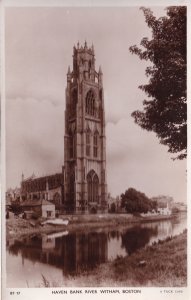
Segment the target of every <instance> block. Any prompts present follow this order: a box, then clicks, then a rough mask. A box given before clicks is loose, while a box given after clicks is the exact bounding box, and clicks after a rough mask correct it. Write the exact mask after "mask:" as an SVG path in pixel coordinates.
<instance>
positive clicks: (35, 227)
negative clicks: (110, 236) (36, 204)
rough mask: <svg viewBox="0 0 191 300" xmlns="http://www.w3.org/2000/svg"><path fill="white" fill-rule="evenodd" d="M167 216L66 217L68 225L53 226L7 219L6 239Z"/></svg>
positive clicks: (158, 219) (115, 224) (152, 219)
mask: <svg viewBox="0 0 191 300" xmlns="http://www.w3.org/2000/svg"><path fill="white" fill-rule="evenodd" d="M168 218H169V217H168V216H154V217H152V216H149V217H144V218H143V217H138V216H136V217H135V216H133V215H131V214H104V215H66V216H63V219H68V220H69V225H67V226H65V225H64V226H63V225H61V226H60V225H59V226H54V225H47V224H46V225H44V226H43V227H42V226H41V225H40V221H32V223H33V224H31V221H29V220H24V219H15V218H13V219H7V220H6V237H7V238H12V237H16V238H19V237H22V236H25V235H29V234H35V233H50V232H56V231H62V230H66V229H67V230H69V231H84V230H87V229H93V228H110V227H116V226H118V225H124V226H127V225H128V224H129V225H131V224H134V223H142V222H155V221H160V220H164V219H168Z"/></svg>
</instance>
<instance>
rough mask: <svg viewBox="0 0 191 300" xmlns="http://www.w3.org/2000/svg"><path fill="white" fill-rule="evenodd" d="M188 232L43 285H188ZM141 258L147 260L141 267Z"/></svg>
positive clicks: (44, 281)
mask: <svg viewBox="0 0 191 300" xmlns="http://www.w3.org/2000/svg"><path fill="white" fill-rule="evenodd" d="M186 241H187V234H186V232H184V233H182V234H180V235H179V236H176V237H173V238H168V239H166V240H165V241H160V242H159V243H155V244H154V245H152V246H148V247H147V248H143V249H140V250H138V251H137V252H135V253H134V254H132V255H131V256H126V257H124V258H117V259H116V260H115V261H113V262H109V263H105V264H102V265H100V266H99V267H98V268H97V269H95V270H94V271H92V272H88V273H84V274H81V275H80V276H78V277H76V278H70V277H68V278H66V280H65V281H64V282H59V281H56V280H55V281H54V282H49V280H48V279H47V278H45V277H43V278H42V283H41V285H40V286H44V287H50V286H54V287H56V286H63V287H64V286H78V287H82V286H86V287H92V286H94V287H98V286H102V287H103V286H107V287H114V286H123V287H129V286H131V287H134V286H143V287H147V286H153V287H161V286H163V287H180V286H181V287H183V286H186V284H187V251H186V249H187V246H186V245H187V242H186ZM140 261H145V265H144V266H140Z"/></svg>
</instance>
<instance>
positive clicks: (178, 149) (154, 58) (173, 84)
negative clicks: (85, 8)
mask: <svg viewBox="0 0 191 300" xmlns="http://www.w3.org/2000/svg"><path fill="white" fill-rule="evenodd" d="M141 9H142V10H143V13H144V16H145V21H146V23H147V25H148V27H149V28H151V31H152V38H151V39H150V40H149V39H148V38H146V37H144V38H143V39H142V41H141V43H140V45H141V46H142V47H141V48H138V47H137V46H136V45H134V46H131V47H130V52H131V53H133V54H136V55H138V56H139V58H140V59H141V60H146V61H150V62H151V65H150V66H148V67H147V68H146V71H145V73H146V76H147V77H149V83H148V84H146V85H141V86H139V88H140V89H141V90H143V91H144V92H145V93H146V95H147V96H148V97H149V98H150V99H149V100H148V99H147V100H144V101H143V111H138V110H137V111H134V112H133V113H132V117H134V120H135V123H137V124H138V125H139V126H141V127H142V128H143V129H146V130H148V131H154V132H155V133H156V135H157V137H158V138H159V141H160V143H161V144H164V145H167V146H168V152H170V153H176V154H177V156H176V158H178V159H183V158H186V153H187V103H186V102H187V95H186V94H187V93H186V81H187V72H186V68H187V67H186V66H187V61H186V7H184V6H171V7H168V8H167V16H165V17H161V18H159V19H157V18H156V17H155V16H154V15H153V13H152V11H151V10H150V9H146V8H141Z"/></svg>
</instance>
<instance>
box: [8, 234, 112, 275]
mask: <svg viewBox="0 0 191 300" xmlns="http://www.w3.org/2000/svg"><path fill="white" fill-rule="evenodd" d="M107 247H108V235H107V233H106V232H90V233H83V234H82V233H81V234H77V233H72V234H68V235H67V236H63V237H61V238H59V237H57V238H49V237H48V236H43V237H41V236H34V237H32V238H25V239H23V240H21V241H19V240H15V242H14V244H12V245H9V246H8V250H9V253H10V254H12V255H21V256H22V262H23V264H24V259H25V258H27V259H30V260H31V261H32V262H37V261H39V262H42V263H45V264H50V265H53V266H56V267H58V268H61V269H62V270H63V273H64V274H70V275H73V274H77V273H79V272H81V271H84V270H90V269H93V268H94V267H96V266H97V265H98V264H101V263H103V262H106V261H107V253H108V249H107Z"/></svg>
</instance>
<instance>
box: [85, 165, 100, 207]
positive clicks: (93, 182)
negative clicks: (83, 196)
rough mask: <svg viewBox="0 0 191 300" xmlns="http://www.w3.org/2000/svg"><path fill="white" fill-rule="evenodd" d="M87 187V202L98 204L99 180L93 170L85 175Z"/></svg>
mask: <svg viewBox="0 0 191 300" xmlns="http://www.w3.org/2000/svg"><path fill="white" fill-rule="evenodd" d="M87 185H88V202H99V178H98V176H97V174H96V173H95V171H93V170H91V171H90V172H89V173H88V175H87Z"/></svg>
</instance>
